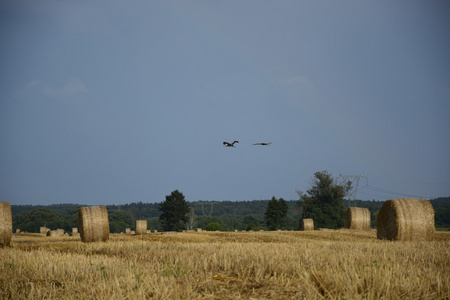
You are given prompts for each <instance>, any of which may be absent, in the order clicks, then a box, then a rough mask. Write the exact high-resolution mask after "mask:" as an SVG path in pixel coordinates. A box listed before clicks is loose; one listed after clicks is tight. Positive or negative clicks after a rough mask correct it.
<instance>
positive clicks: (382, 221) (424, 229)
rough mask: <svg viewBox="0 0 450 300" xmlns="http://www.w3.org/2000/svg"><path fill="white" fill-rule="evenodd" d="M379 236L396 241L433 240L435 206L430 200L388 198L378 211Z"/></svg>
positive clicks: (379, 237)
mask: <svg viewBox="0 0 450 300" xmlns="http://www.w3.org/2000/svg"><path fill="white" fill-rule="evenodd" d="M377 238H378V239H387V240H395V241H431V240H433V238H434V210H433V206H432V205H431V203H430V202H429V201H428V200H419V199H411V198H400V199H391V200H387V201H386V202H385V203H384V204H383V206H382V207H381V209H380V211H379V212H378V218H377Z"/></svg>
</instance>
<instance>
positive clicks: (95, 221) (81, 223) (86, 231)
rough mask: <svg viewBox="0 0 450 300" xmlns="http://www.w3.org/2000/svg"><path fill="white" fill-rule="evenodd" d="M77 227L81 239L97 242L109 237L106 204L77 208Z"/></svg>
mask: <svg viewBox="0 0 450 300" xmlns="http://www.w3.org/2000/svg"><path fill="white" fill-rule="evenodd" d="M78 227H79V228H80V236H81V241H83V242H98V241H107V240H108V239H109V221H108V211H107V210H106V206H87V207H80V208H79V209H78Z"/></svg>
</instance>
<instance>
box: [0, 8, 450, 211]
mask: <svg viewBox="0 0 450 300" xmlns="http://www.w3.org/2000/svg"><path fill="white" fill-rule="evenodd" d="M449 15H450V3H449V2H446V1H427V2H425V1H420V2H418V1H395V2H394V3H393V2H392V1H377V2H366V1H364V2H361V1H339V2H322V1H282V2H280V1H189V2H188V1H132V2H126V1H115V0H113V1H2V2H1V4H0V38H1V39H0V40H1V41H2V42H1V46H0V65H1V68H0V101H1V102H0V190H1V193H0V201H8V202H11V204H52V203H68V202H69V203H83V204H93V205H94V204H120V203H129V202H136V201H142V202H160V201H163V200H164V197H165V195H168V194H170V192H171V191H173V190H174V189H178V190H180V191H181V192H182V193H184V195H185V196H186V199H187V200H188V201H197V200H219V201H220V200H232V201H238V200H259V199H270V198H271V197H272V196H275V197H277V198H278V197H283V198H284V199H288V200H291V199H298V195H297V193H296V190H301V191H306V189H308V188H309V184H310V180H311V177H312V176H313V174H314V172H317V171H323V170H328V171H329V172H330V173H331V174H333V175H334V176H338V175H339V174H344V175H359V174H364V176H367V178H368V183H369V185H368V186H365V181H360V188H359V189H358V193H357V196H356V197H357V198H359V199H369V200H372V199H376V200H386V199H390V198H399V197H405V196H416V197H428V198H435V197H439V196H449V195H450V136H449V129H450V54H449V53H450V22H449V21H448V19H449V18H448V16H449ZM232 140H238V141H239V144H237V147H236V148H225V147H223V146H222V142H223V141H232ZM256 142H272V143H273V144H271V145H270V146H267V147H263V146H253V145H252V143H256Z"/></svg>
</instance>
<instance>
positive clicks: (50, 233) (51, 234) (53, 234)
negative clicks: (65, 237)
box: [47, 229, 60, 236]
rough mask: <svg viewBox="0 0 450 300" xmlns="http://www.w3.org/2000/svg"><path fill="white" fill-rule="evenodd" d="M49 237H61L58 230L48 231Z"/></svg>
mask: <svg viewBox="0 0 450 300" xmlns="http://www.w3.org/2000/svg"><path fill="white" fill-rule="evenodd" d="M47 236H60V235H59V231H58V229H57V230H49V231H47Z"/></svg>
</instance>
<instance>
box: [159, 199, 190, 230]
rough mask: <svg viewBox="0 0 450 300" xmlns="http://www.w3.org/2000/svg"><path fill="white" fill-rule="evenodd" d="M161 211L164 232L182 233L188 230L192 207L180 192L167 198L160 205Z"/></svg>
mask: <svg viewBox="0 0 450 300" xmlns="http://www.w3.org/2000/svg"><path fill="white" fill-rule="evenodd" d="M159 210H160V211H162V214H161V216H160V217H159V219H160V220H161V224H162V227H163V229H164V230H166V231H181V230H183V229H186V223H187V221H188V213H189V211H190V207H189V204H188V203H187V202H186V200H185V199H184V195H183V194H182V193H180V192H179V191H178V190H175V191H173V192H172V193H171V194H170V195H167V196H166V200H165V201H164V202H162V203H161V204H160V205H159Z"/></svg>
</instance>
